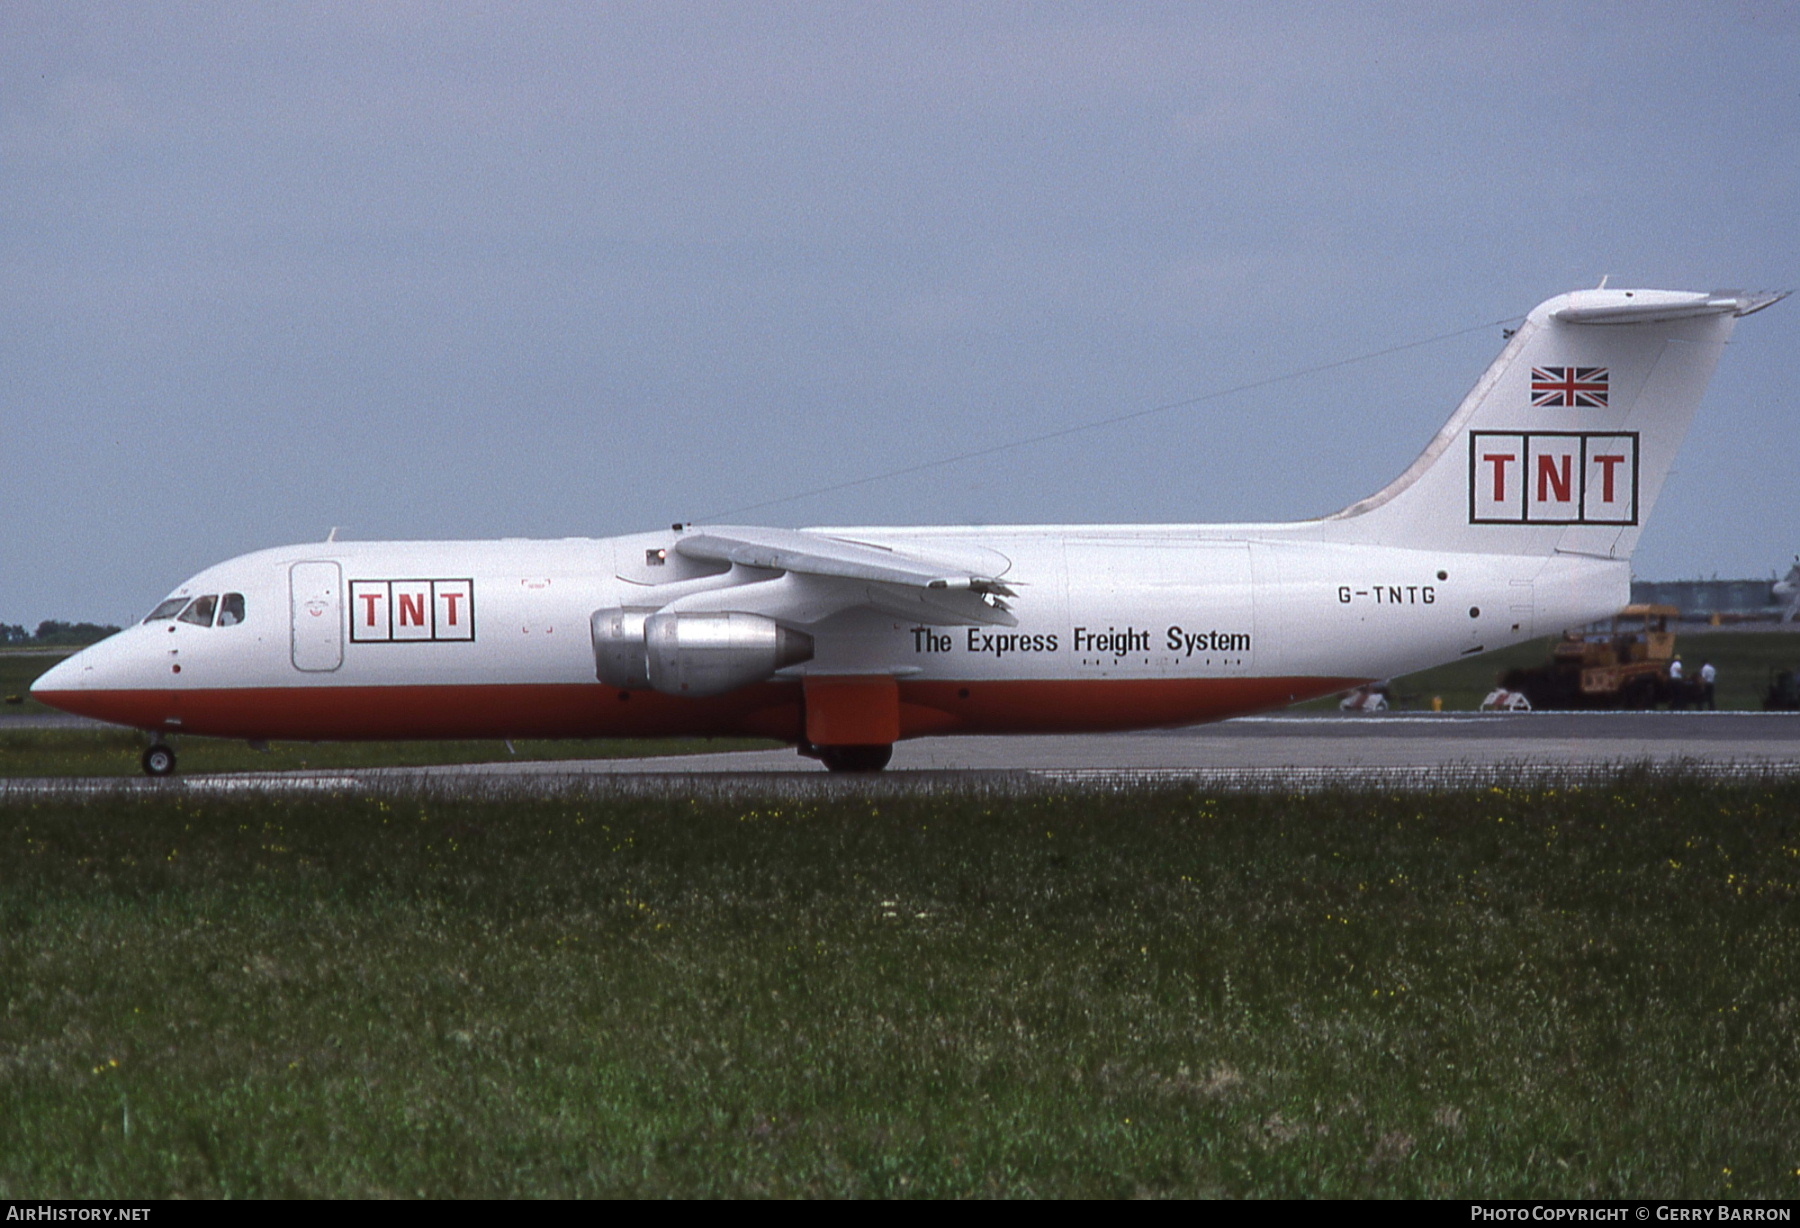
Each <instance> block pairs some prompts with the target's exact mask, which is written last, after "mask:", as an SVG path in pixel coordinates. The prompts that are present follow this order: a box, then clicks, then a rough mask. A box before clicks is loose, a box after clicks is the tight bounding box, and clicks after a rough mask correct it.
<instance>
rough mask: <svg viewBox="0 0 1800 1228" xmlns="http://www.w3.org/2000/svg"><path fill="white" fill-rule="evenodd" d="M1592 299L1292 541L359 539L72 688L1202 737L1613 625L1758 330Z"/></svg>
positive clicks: (820, 746)
mask: <svg viewBox="0 0 1800 1228" xmlns="http://www.w3.org/2000/svg"><path fill="white" fill-rule="evenodd" d="M1782 297H1784V296H1783V295H1781V294H1743V293H1738V292H1735V291H1734V292H1721V293H1713V294H1701V293H1686V292H1676V291H1665V290H1609V289H1599V290H1583V291H1578V292H1576V293H1573V294H1566V295H1562V296H1560V297H1557V298H1554V299H1551V300H1550V301H1549V302H1546V303H1544V304H1542V305H1541V306H1539V307H1538V308H1537V309H1536V310H1535V311H1533V312H1532V313H1531V314H1530V316H1529V317H1527V319H1526V321H1525V323H1524V324H1523V325H1522V326H1521V327H1520V328H1519V329H1518V331H1517V332H1516V333H1515V334H1514V335H1513V336H1512V337H1511V339H1510V340H1509V341H1508V342H1507V343H1506V346H1505V348H1504V349H1503V350H1502V352H1501V354H1500V357H1499V358H1498V359H1497V360H1495V362H1494V364H1493V365H1492V366H1491V367H1489V368H1488V371H1487V373H1486V374H1485V375H1483V376H1482V377H1481V379H1480V381H1479V382H1477V383H1476V385H1475V388H1474V390H1473V391H1472V392H1470V393H1469V395H1468V397H1467V398H1466V399H1465V400H1464V401H1463V403H1462V405H1461V407H1460V408H1458V409H1457V411H1456V413H1455V414H1454V415H1453V416H1452V417H1451V419H1450V421H1449V422H1448V423H1447V424H1446V425H1445V426H1444V428H1443V429H1442V430H1441V431H1439V432H1438V434H1437V437H1436V438H1434V439H1433V440H1432V441H1431V443H1430V445H1429V446H1428V447H1427V448H1426V449H1425V451H1424V453H1423V454H1422V455H1421V456H1420V457H1419V458H1418V460H1416V461H1414V462H1413V464H1412V466H1411V467H1410V468H1408V469H1407V470H1406V472H1405V473H1403V474H1401V475H1400V477H1399V478H1398V479H1396V480H1395V481H1394V482H1393V483H1392V484H1390V485H1389V486H1388V487H1387V488H1386V489H1385V490H1382V491H1381V492H1380V493H1378V494H1375V495H1373V496H1371V497H1370V498H1367V499H1364V500H1363V501H1362V502H1360V503H1356V504H1353V505H1351V506H1350V507H1347V508H1345V509H1344V510H1343V511H1341V512H1338V513H1336V514H1335V515H1331V516H1327V517H1325V518H1323V519H1320V520H1307V521H1299V522H1296V523H1291V524H1233V525H1041V526H1039V525H1034V526H1025V527H1013V528H815V529H800V530H793V529H766V528H743V527H738V526H730V525H708V526H693V525H677V526H674V527H672V528H670V529H669V530H667V531H666V532H657V533H642V534H637V535H634V536H630V537H612V538H600V539H589V538H571V539H565V540H562V541H473V542H338V541H327V542H324V543H314V544H311V545H301V546H287V547H283V548H281V549H276V550H264V551H259V552H258V553H255V554H247V555H244V556H243V557H241V558H236V559H232V560H231V561H230V562H226V563H221V564H219V565H218V566H216V567H210V568H208V569H207V570H205V571H203V572H201V573H200V574H199V575H197V576H194V577H193V578H192V579H190V580H188V581H187V582H186V583H184V584H183V585H181V587H179V588H178V589H176V590H175V592H174V593H172V594H171V595H170V596H169V598H168V599H167V600H166V601H164V602H162V603H161V604H160V605H158V606H157V607H156V608H155V609H154V610H152V611H151V612H150V615H149V616H148V617H147V618H145V619H144V621H143V622H142V623H141V624H139V625H138V626H135V627H131V628H129V629H127V630H125V631H122V632H120V633H119V634H117V635H115V636H113V637H112V638H110V639H108V640H105V641H103V642H102V643H99V644H96V645H94V646H93V647H91V648H88V649H86V650H85V651H83V652H81V653H78V654H77V655H75V656H73V657H71V658H70V659H69V660H67V661H65V662H63V663H62V664H61V665H58V666H57V667H56V668H54V669H52V670H50V671H49V672H48V673H46V674H45V675H44V676H43V677H42V678H40V679H39V680H38V682H37V684H36V685H35V686H33V687H32V693H33V694H34V695H36V696H37V697H38V698H39V699H41V700H43V701H44V702H45V703H47V704H51V705H54V706H55V707H58V708H62V709H65V710H67V711H69V712H75V713H81V714H83V715H87V716H92V717H97V718H99V719H101V720H105V721H112V722H116V723H118V724H121V725H130V726H135V727H137V728H139V729H142V730H146V731H149V732H150V733H151V735H152V738H153V741H152V743H151V746H150V749H149V750H147V751H146V752H145V755H144V767H145V770H146V771H148V772H149V773H151V774H152V775H164V774H167V773H168V772H171V771H173V770H174V767H175V756H174V752H173V750H172V749H171V748H170V747H169V745H168V744H167V742H166V741H165V740H164V739H165V738H166V737H168V736H169V735H173V734H189V733H191V734H207V735H214V736H225V737H233V738H246V739H250V740H252V741H260V740H266V739H273V738H280V739H302V740H312V741H325V740H337V739H365V738H383V739H386V738H498V737H509V738H510V737H535V738H592V737H644V736H665V735H709V736H710V735H752V736H758V737H766V738H777V739H780V740H782V741H785V742H789V743H792V744H794V745H795V746H797V747H798V748H799V749H800V752H801V753H802V754H805V755H810V756H813V757H816V758H818V759H820V760H821V761H823V763H824V764H825V766H826V767H827V768H830V769H832V770H834V771H873V770H879V769H880V768H881V767H883V766H885V765H886V763H887V761H888V758H889V756H890V754H891V753H892V749H893V744H894V743H895V742H896V741H898V740H900V739H902V738H916V737H922V736H935V735H943V734H958V733H982V734H995V733H1025V732H1057V733H1071V732H1089V731H1099V730H1121V729H1143V728H1150V727H1158V726H1177V725H1190V724H1196V723H1199V722H1203V721H1214V720H1219V719H1222V718H1225V717H1231V716H1239V715H1243V714H1245V713H1251V712H1257V711H1262V710H1266V709H1270V708H1278V707H1281V706H1283V705H1286V704H1290V703H1294V702H1296V701H1298V700H1304V699H1310V698H1313V697H1315V696H1319V695H1326V694H1330V693H1333V692H1337V691H1342V690H1345V689H1346V688H1348V687H1351V686H1354V685H1357V684H1359V683H1363V682H1366V681H1369V680H1371V679H1377V678H1386V677H1391V676H1393V675H1397V674H1404V673H1408V672H1410V671H1413V670H1417V669H1422V668H1425V667H1427V666H1431V665H1436V664H1440V663H1442V662H1444V661H1449V660H1454V659H1456V658H1458V657H1466V656H1472V655H1474V654H1476V653H1480V652H1484V651H1488V650H1492V649H1495V648H1500V647H1504V646H1505V645H1508V644H1516V643H1518V642H1519V641H1521V640H1524V639H1528V638H1530V637H1532V636H1534V635H1541V634H1545V633H1547V632H1552V631H1556V630H1558V629H1560V628H1563V627H1566V626H1571V625H1574V624H1577V623H1583V622H1587V621H1590V620H1592V619H1596V618H1600V617H1605V616H1607V615H1610V614H1612V613H1613V612H1614V611H1616V610H1618V609H1619V608H1620V607H1621V606H1623V605H1624V604H1625V603H1626V602H1627V601H1628V600H1629V597H1630V563H1629V560H1630V557H1631V552H1632V549H1633V547H1635V546H1636V544H1637V540H1638V534H1639V532H1640V531H1641V530H1642V528H1643V525H1644V521H1645V519H1646V518H1647V517H1648V516H1649V514H1650V510H1651V508H1652V507H1653V506H1654V504H1655V502H1656V496H1657V492H1658V491H1659V490H1661V488H1662V484H1663V479H1664V477H1665V476H1666V475H1667V474H1668V472H1669V466H1670V464H1671V462H1672V461H1673V460H1674V458H1675V452H1676V449H1677V448H1678V446H1679V445H1680V443H1681V439H1682V436H1683V435H1685V434H1686V432H1687V429H1688V423H1689V421H1690V420H1691V419H1692V417H1693V414H1694V410H1695V408H1696V407H1697V406H1698V404H1699V402H1700V398H1701V394H1702V393H1703V392H1704V390H1705V388H1706V383H1707V380H1708V379H1709V378H1710V377H1711V375H1712V371H1713V367H1714V365H1715V364H1716V363H1717V362H1718V358H1719V354H1720V351H1721V350H1722V349H1723V347H1724V345H1725V342H1726V340H1727V338H1728V337H1729V336H1730V335H1731V331H1732V328H1733V326H1734V325H1735V324H1736V322H1737V319H1738V317H1740V316H1745V315H1749V314H1750V313H1752V312H1754V311H1759V310H1761V309H1762V308H1764V307H1767V306H1769V305H1770V304H1771V303H1773V302H1775V301H1777V300H1779V299H1780V298H1782Z"/></svg>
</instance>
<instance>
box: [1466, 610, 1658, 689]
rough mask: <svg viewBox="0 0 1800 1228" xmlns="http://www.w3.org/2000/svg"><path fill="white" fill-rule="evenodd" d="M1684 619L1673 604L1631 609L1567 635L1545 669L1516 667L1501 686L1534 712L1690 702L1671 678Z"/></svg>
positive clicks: (1507, 674) (1504, 678)
mask: <svg viewBox="0 0 1800 1228" xmlns="http://www.w3.org/2000/svg"><path fill="white" fill-rule="evenodd" d="M1680 617H1681V611H1680V610H1678V609H1677V608H1676V607H1674V606H1672V605H1628V606H1626V607H1625V608H1624V609H1623V610H1620V611H1619V612H1618V613H1617V614H1615V615H1614V616H1613V617H1612V618H1611V619H1610V620H1608V621H1606V622H1603V623H1592V624H1590V625H1588V626H1586V627H1583V628H1580V629H1578V630H1573V631H1565V632H1563V634H1562V639H1561V640H1560V641H1558V643H1557V645H1556V647H1555V649H1554V650H1552V652H1551V654H1550V662H1549V664H1547V665H1538V666H1533V667H1531V668H1529V669H1512V670H1508V671H1506V672H1505V673H1504V674H1502V675H1501V676H1500V680H1499V681H1500V685H1501V686H1502V687H1504V688H1505V689H1507V690H1509V691H1518V692H1521V693H1523V694H1524V695H1525V697H1526V698H1527V699H1529V700H1530V701H1531V706H1532V707H1533V708H1536V709H1543V708H1551V709H1558V708H1654V707H1656V706H1657V705H1658V704H1660V703H1665V702H1681V701H1684V700H1686V699H1687V698H1689V697H1688V694H1687V684H1686V683H1685V682H1683V681H1682V680H1681V679H1679V678H1674V679H1672V678H1670V677H1669V665H1670V663H1671V662H1672V661H1674V660H1675V633H1674V632H1673V631H1671V630H1669V625H1670V623H1671V622H1673V621H1674V620H1676V619H1678V618H1680Z"/></svg>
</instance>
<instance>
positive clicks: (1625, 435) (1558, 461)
mask: <svg viewBox="0 0 1800 1228" xmlns="http://www.w3.org/2000/svg"><path fill="white" fill-rule="evenodd" d="M1637 496H1638V437H1637V432H1635V431H1614V432H1609V433H1606V434H1601V433H1598V432H1593V431H1471V432H1470V433H1469V523H1470V524H1636V523H1637Z"/></svg>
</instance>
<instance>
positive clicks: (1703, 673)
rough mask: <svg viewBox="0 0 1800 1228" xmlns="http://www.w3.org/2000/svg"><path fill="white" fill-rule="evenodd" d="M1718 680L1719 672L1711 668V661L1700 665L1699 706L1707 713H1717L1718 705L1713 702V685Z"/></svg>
mask: <svg viewBox="0 0 1800 1228" xmlns="http://www.w3.org/2000/svg"><path fill="white" fill-rule="evenodd" d="M1718 680H1719V671H1718V670H1716V669H1714V668H1713V663H1712V662H1711V661H1704V662H1702V663H1701V665H1700V705H1701V706H1702V707H1703V708H1705V709H1706V710H1707V711H1708V712H1717V711H1718V710H1719V705H1718V704H1716V703H1714V702H1713V684H1714V683H1716V682H1717V681H1718Z"/></svg>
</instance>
